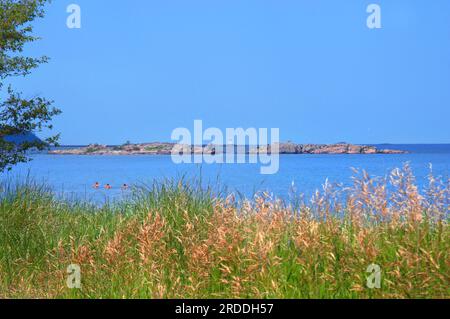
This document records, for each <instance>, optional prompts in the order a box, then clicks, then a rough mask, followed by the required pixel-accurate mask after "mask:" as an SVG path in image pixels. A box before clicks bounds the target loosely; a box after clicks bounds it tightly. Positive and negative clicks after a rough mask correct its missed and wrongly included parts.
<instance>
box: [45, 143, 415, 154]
mask: <svg viewBox="0 0 450 319" xmlns="http://www.w3.org/2000/svg"><path fill="white" fill-rule="evenodd" d="M176 148H178V149H179V150H180V152H181V151H182V150H184V152H188V153H189V152H190V153H191V154H212V155H214V154H221V153H226V152H227V150H230V149H231V150H234V152H235V153H236V154H243V153H244V154H259V153H270V152H272V149H273V146H271V145H267V146H243V145H231V146H230V145H211V144H209V145H185V146H181V145H177V144H175V143H163V142H154V143H141V144H131V143H127V144H124V145H120V146H108V145H100V144H91V145H88V146H83V147H75V148H63V149H58V150H51V151H49V154H53V155H170V154H172V152H173V150H174V149H176ZM278 149H279V153H280V154H404V153H407V152H406V151H402V150H393V149H379V148H377V147H375V146H370V145H354V144H347V143H337V144H295V143H290V142H287V143H279V144H278Z"/></svg>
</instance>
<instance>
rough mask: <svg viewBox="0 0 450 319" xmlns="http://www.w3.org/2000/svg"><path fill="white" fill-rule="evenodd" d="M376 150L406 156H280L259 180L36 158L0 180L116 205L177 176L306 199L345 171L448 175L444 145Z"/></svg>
mask: <svg viewBox="0 0 450 319" xmlns="http://www.w3.org/2000/svg"><path fill="white" fill-rule="evenodd" d="M381 147H382V148H393V149H403V150H408V151H410V152H411V153H410V154H401V155H282V156H281V158H280V170H279V172H278V174H275V175H260V174H259V168H260V166H259V164H231V165H230V164H220V165H218V164H215V165H206V164H203V165H202V166H201V167H200V166H199V165H195V164H182V165H176V164H173V163H172V160H171V157H170V156H54V155H47V154H36V155H34V160H33V161H32V162H30V163H27V164H21V165H19V166H17V167H16V168H14V169H13V171H12V172H10V173H8V174H4V176H3V178H14V179H17V178H18V177H19V178H24V177H25V176H26V175H27V174H29V175H30V176H31V177H33V179H34V180H36V181H38V182H45V183H47V184H49V185H50V186H51V187H52V188H53V189H54V191H55V192H57V193H59V194H62V193H64V194H65V196H68V197H72V196H75V197H78V198H82V199H89V200H94V201H97V202H99V201H104V200H105V199H110V200H111V199H113V200H114V199H120V198H121V197H122V196H123V192H122V191H121V190H120V186H121V185H122V184H123V183H127V184H129V185H136V184H138V185H139V184H150V183H151V182H152V181H153V180H155V179H163V178H177V177H179V176H181V175H187V176H188V177H195V176H198V175H199V174H200V171H201V174H202V180H203V181H204V182H205V183H207V182H210V183H213V184H216V181H217V179H219V180H220V184H221V185H226V186H227V187H228V189H229V190H230V191H236V192H237V191H239V192H241V193H243V194H244V195H246V196H252V195H253V193H254V192H255V191H261V190H269V191H270V192H271V193H273V194H274V195H276V196H280V197H286V196H288V194H289V192H290V189H292V182H294V184H295V188H296V189H297V191H299V192H302V193H305V194H306V195H310V194H311V193H312V192H314V191H315V190H316V189H317V188H321V186H322V185H323V183H324V182H325V180H326V179H327V178H328V180H329V181H330V182H332V183H342V184H349V183H350V182H351V179H350V178H351V176H352V174H353V172H352V170H351V167H354V168H360V169H365V170H366V171H368V172H369V173H370V174H371V175H374V176H385V175H386V174H388V173H389V172H390V171H391V170H392V169H394V168H397V167H401V166H402V165H403V164H404V163H405V162H410V164H411V167H412V168H413V171H414V174H415V175H416V177H417V183H418V184H419V186H423V185H424V184H425V183H426V176H427V174H428V173H429V164H430V163H432V164H433V172H434V174H435V175H441V176H443V177H448V176H449V175H450V174H449V172H450V144H448V145H447V144H446V145H383V146H381ZM96 181H98V182H100V183H102V184H106V183H109V184H111V185H112V186H113V189H112V190H109V191H106V190H104V189H100V190H94V189H92V188H91V186H92V184H93V183H94V182H96Z"/></svg>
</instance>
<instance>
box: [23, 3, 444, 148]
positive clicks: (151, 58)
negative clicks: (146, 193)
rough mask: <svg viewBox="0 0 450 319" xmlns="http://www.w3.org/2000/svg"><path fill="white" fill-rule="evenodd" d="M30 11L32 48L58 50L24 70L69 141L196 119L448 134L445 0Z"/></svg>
mask: <svg viewBox="0 0 450 319" xmlns="http://www.w3.org/2000/svg"><path fill="white" fill-rule="evenodd" d="M71 3H77V4H79V5H80V6H81V9H82V28H81V29H79V30H75V29H68V28H67V27H66V18H67V16H68V14H67V13H66V7H67V6H68V5H69V4H71ZM370 3H377V4H380V5H381V9H382V26H383V28H382V29H380V30H370V29H368V28H367V26H366V19H367V16H368V14H367V13H366V8H367V6H368V4H370ZM35 25H36V29H35V30H36V33H37V34H39V35H40V36H42V37H43V40H42V41H40V42H36V43H35V44H32V45H30V46H29V47H28V48H27V51H26V52H27V53H29V54H32V55H39V54H46V55H48V56H50V57H51V61H50V63H49V64H48V65H44V66H42V67H41V68H40V69H39V70H38V71H36V72H35V73H34V74H33V75H32V76H31V77H29V78H25V79H18V80H17V81H15V82H16V83H15V84H16V85H17V86H18V87H19V88H20V89H21V90H22V91H24V92H25V93H26V94H29V95H34V94H43V95H44V96H47V97H50V98H52V99H54V100H55V101H56V105H57V106H59V107H60V108H61V109H62V110H63V114H62V115H61V116H59V117H58V118H57V119H56V120H55V125H56V126H55V128H56V130H57V131H59V132H61V133H62V140H61V142H62V143H64V144H86V143H91V142H99V143H105V144H118V143H123V142H125V141H126V140H131V141H132V142H145V141H155V140H161V141H168V140H170V135H171V132H172V130H173V129H174V128H176V127H188V128H191V127H192V126H193V121H194V120H195V119H202V120H203V121H204V125H205V126H208V127H211V126H214V127H219V128H223V129H224V128H226V127H278V128H280V133H281V139H282V140H292V141H295V142H299V143H332V142H338V141H347V142H351V143H382V142H391V143H450V1H448V0H432V1H430V0H396V1H392V0H378V1H376V0H369V1H363V0H341V1H336V0H327V1H326V0H308V1H306V0H304V1H301V0H292V1H290V0H283V1H278V0H270V1H265V0H246V1H243V0H214V1H211V0H202V1H200V0H171V1H163V0H157V1H156V0H133V1H107V0H94V1H92V0H71V1H65V0H57V1H53V3H52V4H51V5H50V6H49V7H48V14H47V17H46V18H45V19H44V20H40V21H38V22H37V23H36V24H35Z"/></svg>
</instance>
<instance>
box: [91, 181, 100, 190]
mask: <svg viewBox="0 0 450 319" xmlns="http://www.w3.org/2000/svg"><path fill="white" fill-rule="evenodd" d="M99 187H100V183H99V182H95V184H94V185H92V188H95V189H98V188H99Z"/></svg>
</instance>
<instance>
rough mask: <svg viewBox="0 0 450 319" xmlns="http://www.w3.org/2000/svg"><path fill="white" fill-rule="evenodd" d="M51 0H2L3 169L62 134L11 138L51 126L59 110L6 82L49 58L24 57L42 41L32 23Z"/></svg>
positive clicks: (0, 99) (0, 135)
mask: <svg viewBox="0 0 450 319" xmlns="http://www.w3.org/2000/svg"><path fill="white" fill-rule="evenodd" d="M48 1H49V0H0V172H2V171H4V170H6V169H11V167H12V166H13V165H15V164H17V163H20V162H26V161H28V160H29V159H30V158H29V156H27V151H29V150H30V149H38V150H43V149H45V148H46V147H48V146H49V145H55V144H56V142H57V140H58V137H59V135H54V136H51V137H48V138H46V139H44V140H39V139H34V140H26V141H20V142H14V141H12V140H11V139H10V138H9V137H11V136H17V135H19V136H20V135H22V134H28V133H31V132H41V131H42V130H44V129H49V130H51V129H52V125H51V123H50V122H51V120H52V118H53V117H54V116H56V115H58V114H59V113H60V110H59V109H57V108H55V107H53V106H52V105H53V101H50V100H47V99H45V98H43V97H39V96H34V97H24V96H23V94H22V93H21V92H18V91H16V90H14V89H13V87H12V86H11V85H10V84H8V83H7V80H8V78H12V77H20V76H22V77H25V76H27V75H28V74H30V73H31V71H32V70H33V69H35V68H37V67H38V66H39V65H40V64H42V63H46V62H47V61H48V58H47V57H46V56H43V57H38V58H36V57H27V56H23V53H22V52H23V49H24V46H25V45H26V44H27V43H30V42H34V41H36V40H39V38H38V37H36V36H34V35H33V26H32V25H31V22H33V21H34V20H35V19H37V18H42V17H44V6H45V5H46V3H47V2H48Z"/></svg>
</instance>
